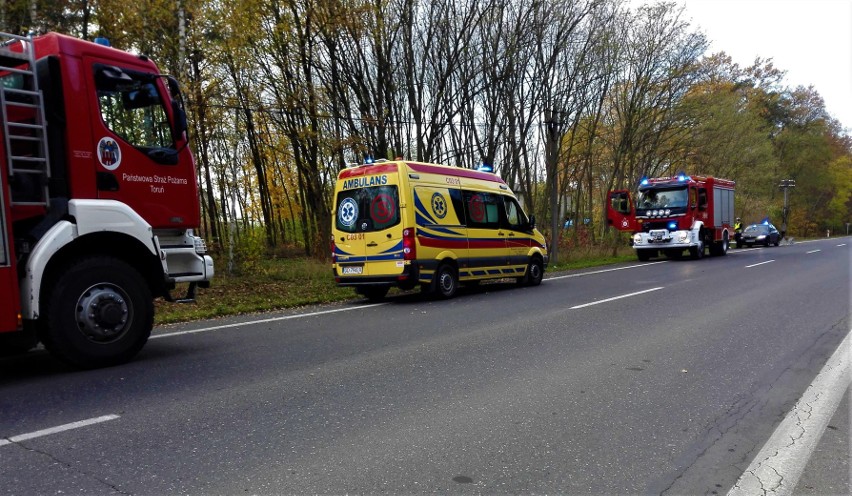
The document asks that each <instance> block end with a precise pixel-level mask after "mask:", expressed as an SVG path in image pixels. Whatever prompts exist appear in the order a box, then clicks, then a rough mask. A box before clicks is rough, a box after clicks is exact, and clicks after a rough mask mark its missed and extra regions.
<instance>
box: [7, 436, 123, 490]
mask: <svg viewBox="0 0 852 496" xmlns="http://www.w3.org/2000/svg"><path fill="white" fill-rule="evenodd" d="M5 439H6V440H7V441H9V443H10V444H13V445H15V446H18V447H20V448H22V449H24V450H26V451H29V452H30V453H35V454H37V455H41V456H44V457H46V458H49V459H50V460H52V461H53V462H55V463H57V464H59V465H62V466H63V467H65V468H67V469H69V470H71V471H76V472H78V473H80V474H83V475H85V476H86V477H88V478H90V479H92V480H94V481H97V482H98V483H99V484H103V485H104V486H106V487H108V488H110V489H111V490H113V491H114V492H115V493H117V494H123V495H126V496H132V494H133V493H128V492H125V491H122V490H121V489H119V488H118V486H116V485H115V484H112V483H110V482H108V481H106V480H104V479H102V478H100V477H98V476H97V475H95V474H93V473H91V472H87V471H86V470H80V469H79V468H76V467H75V466H74V465H73V464H71V463H70V462H66V461H64V460H62V459H60V458H58V457H56V456H54V455H53V454H51V453H48V452H47V451H42V450H39V449H36V448H31V447H29V446H27V445H26V444H24V442H23V441H12V440H11V439H9V438H5Z"/></svg>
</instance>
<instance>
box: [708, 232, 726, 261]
mask: <svg viewBox="0 0 852 496" xmlns="http://www.w3.org/2000/svg"><path fill="white" fill-rule="evenodd" d="M727 253H728V233H725V234H724V235H722V240H721V241H717V242H714V243H713V244H712V245H710V254H711V255H713V256H714V257H723V256H725V255H726V254H727Z"/></svg>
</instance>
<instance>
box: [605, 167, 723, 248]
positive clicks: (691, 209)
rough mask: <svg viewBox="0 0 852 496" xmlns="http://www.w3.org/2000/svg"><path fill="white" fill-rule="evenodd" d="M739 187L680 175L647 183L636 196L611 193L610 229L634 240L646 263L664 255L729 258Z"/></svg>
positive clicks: (720, 180)
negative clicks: (706, 253)
mask: <svg viewBox="0 0 852 496" xmlns="http://www.w3.org/2000/svg"><path fill="white" fill-rule="evenodd" d="M734 186H735V183H734V181H729V180H726V179H718V178H713V177H704V176H688V175H686V174H684V173H679V174H678V175H676V176H673V177H661V178H654V179H648V178H643V179H642V180H641V181H640V183H639V188H638V190H637V191H636V193H635V194H631V192H629V191H626V190H620V191H610V192H609V195H608V201H607V223H608V224H609V225H611V226H612V227H614V228H616V229H618V230H621V231H628V232H631V233H632V234H633V236H632V238H631V243H632V245H633V248H634V249H635V250H636V256H637V257H638V258H639V260H641V261H645V260H649V259H650V258H652V257H654V256H657V255H659V254H664V255H666V256H667V257H669V258H680V257H681V256H682V255H683V253H684V251H686V252H688V253H689V256H690V257H691V258H693V259H698V258H702V257H703V256H704V253H705V250H707V249H709V251H710V254H711V255H720V256H721V255H725V254H726V253H727V252H728V247H729V246H730V242H731V240H732V239H733V237H734V229H733V227H732V226H733V224H734Z"/></svg>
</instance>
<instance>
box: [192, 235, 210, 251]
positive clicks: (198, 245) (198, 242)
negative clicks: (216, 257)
mask: <svg viewBox="0 0 852 496" xmlns="http://www.w3.org/2000/svg"><path fill="white" fill-rule="evenodd" d="M193 245H195V253H197V254H199V255H206V254H207V243H205V242H204V238H200V237H198V236H196V237H195V239H193Z"/></svg>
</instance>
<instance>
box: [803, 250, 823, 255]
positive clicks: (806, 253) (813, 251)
mask: <svg viewBox="0 0 852 496" xmlns="http://www.w3.org/2000/svg"><path fill="white" fill-rule="evenodd" d="M818 251H822V250H811V251H806V252H805V255H810V254H811V253H816V252H818Z"/></svg>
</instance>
